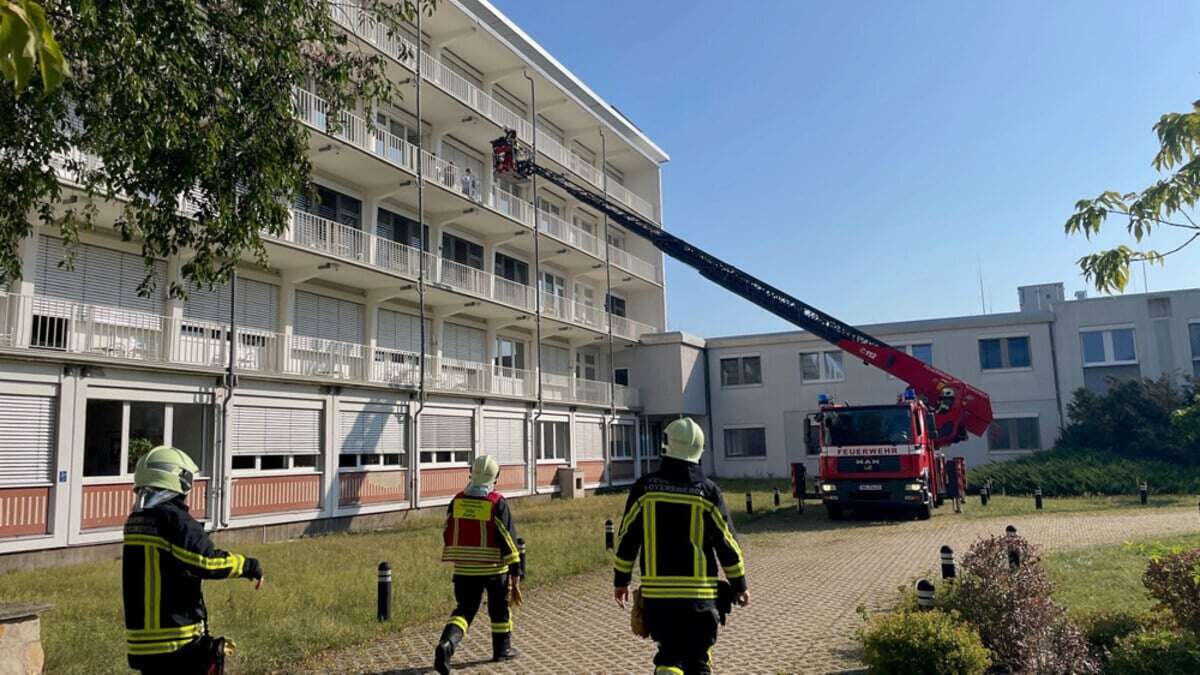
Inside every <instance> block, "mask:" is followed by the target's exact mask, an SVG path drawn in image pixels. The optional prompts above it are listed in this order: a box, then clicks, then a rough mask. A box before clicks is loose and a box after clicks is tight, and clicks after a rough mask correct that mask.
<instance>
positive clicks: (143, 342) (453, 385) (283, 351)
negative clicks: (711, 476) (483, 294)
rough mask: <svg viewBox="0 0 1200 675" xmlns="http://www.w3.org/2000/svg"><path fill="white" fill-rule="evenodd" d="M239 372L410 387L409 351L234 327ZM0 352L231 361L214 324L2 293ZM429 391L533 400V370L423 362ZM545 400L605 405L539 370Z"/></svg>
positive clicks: (225, 330) (197, 363)
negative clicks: (3, 350)
mask: <svg viewBox="0 0 1200 675" xmlns="http://www.w3.org/2000/svg"><path fill="white" fill-rule="evenodd" d="M234 337H235V340H236V341H237V355H236V365H237V368H238V369H239V370H242V371H247V372H256V373H264V374H272V375H290V376H296V377H305V378H317V379H325V380H338V381H347V382H373V383H377V384H389V385H401V386H417V384H418V382H419V379H420V376H419V373H420V357H419V355H418V354H417V353H416V352H409V351H403V350H397V349H385V348H382V347H375V348H372V347H370V346H368V345H363V344H358V343H353V342H342V341H338V340H329V339H325V338H319V337H313V336H308V335H298V334H286V333H280V332H276V331H270V330H261V329H257V328H238V329H237V330H236V332H235V334H234ZM0 349H7V350H13V349H20V350H28V351H31V352H58V353H70V354H80V355H86V356H92V357H96V358H101V359H106V360H115V361H134V362H143V363H162V364H174V365H184V366H194V367H203V368H211V369H220V368H224V367H225V365H226V364H227V363H228V349H229V327H228V326H227V325H223V324H220V323H214V322H211V321H201V320H196V319H190V318H171V317H166V316H161V315H158V314H150V313H146V312H138V311H133V310H127V309H121V308H116V307H106V306H102V305H90V304H84V303H78V302H73V301H70V300H62V299H58V298H52V297H46V296H23V295H15V294H9V293H0ZM426 367H427V372H428V373H431V377H430V379H429V387H430V388H432V389H437V390H439V391H447V392H469V393H476V394H495V395H500V396H515V397H520V398H531V397H533V396H536V394H537V374H536V372H535V371H532V370H524V369H520V368H508V367H503V366H499V365H495V364H488V363H481V362H476V361H464V360H461V359H453V358H449V357H445V356H435V355H430V356H426ZM545 381H546V382H547V383H548V389H549V394H548V396H547V397H548V398H550V399H551V400H563V401H574V402H580V403H595V404H607V403H608V391H609V384H608V383H607V382H601V381H598V380H587V379H583V378H577V377H572V376H568V375H556V374H546V375H545ZM617 392H618V396H617V401H616V404H617V405H619V406H623V407H634V406H636V405H637V393H636V391H634V390H631V389H628V388H621V387H618V388H617Z"/></svg>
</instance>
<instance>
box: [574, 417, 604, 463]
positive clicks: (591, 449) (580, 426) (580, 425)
mask: <svg viewBox="0 0 1200 675" xmlns="http://www.w3.org/2000/svg"><path fill="white" fill-rule="evenodd" d="M574 446H575V457H576V459H580V460H589V459H592V460H594V459H604V423H603V422H576V423H575V442H574Z"/></svg>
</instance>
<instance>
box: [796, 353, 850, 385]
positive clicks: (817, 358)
mask: <svg viewBox="0 0 1200 675" xmlns="http://www.w3.org/2000/svg"><path fill="white" fill-rule="evenodd" d="M800 377H801V379H802V380H803V381H805V382H841V381H843V380H845V379H846V372H845V371H844V370H843V369H842V353H841V352H840V351H824V352H801V353H800Z"/></svg>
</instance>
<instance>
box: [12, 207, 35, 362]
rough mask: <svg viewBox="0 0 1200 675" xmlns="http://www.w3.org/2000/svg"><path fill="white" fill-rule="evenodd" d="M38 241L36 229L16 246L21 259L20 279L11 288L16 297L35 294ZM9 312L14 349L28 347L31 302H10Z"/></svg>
mask: <svg viewBox="0 0 1200 675" xmlns="http://www.w3.org/2000/svg"><path fill="white" fill-rule="evenodd" d="M38 241H39V235H38V234H37V228H34V229H33V232H32V233H31V234H30V235H29V236H28V237H25V238H24V239H22V240H21V243H20V244H18V245H17V246H18V248H17V255H19V256H20V257H21V278H20V280H18V281H15V282H14V283H13V284H12V286H11V288H12V290H13V292H14V293H16V294H17V295H19V296H21V297H24V298H29V297H32V296H33V294H34V293H36V292H37V288H36V282H35V281H34V280H35V279H37V271H38V269H37V268H38V255H37V254H38ZM9 303H10V305H9V312H10V313H13V312H15V316H10V318H9V320H10V321H13V322H14V323H13V326H12V327H13V330H14V331H15V335H14V336H13V342H14V344H13V346H14V347H28V346H29V340H30V337H31V333H32V326H33V302H31V301H29V300H10V301H9Z"/></svg>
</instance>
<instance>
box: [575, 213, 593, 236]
mask: <svg viewBox="0 0 1200 675" xmlns="http://www.w3.org/2000/svg"><path fill="white" fill-rule="evenodd" d="M572 220H573V221H574V222H575V227H578V228H579V229H581V230H583V231H584V232H587V233H588V234H590V235H592V236H593V237H594V236H596V221H595V219H593V218H590V217H588V216H583V215H580V214H578V213H576V214H575V217H574V218H572Z"/></svg>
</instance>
